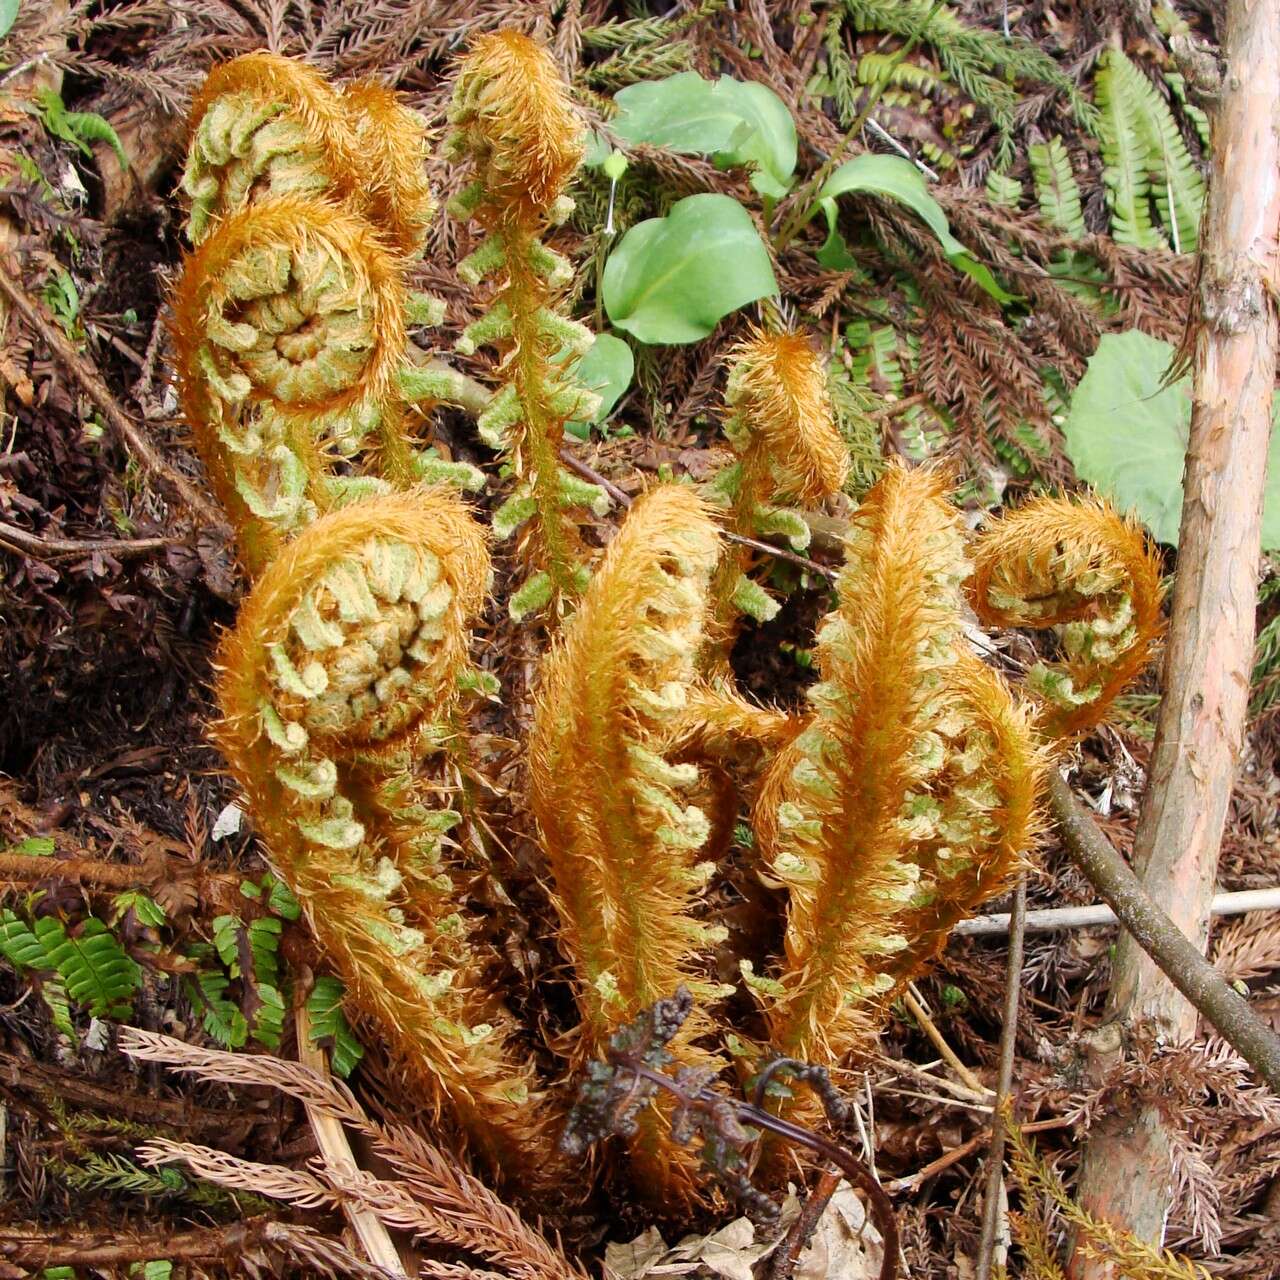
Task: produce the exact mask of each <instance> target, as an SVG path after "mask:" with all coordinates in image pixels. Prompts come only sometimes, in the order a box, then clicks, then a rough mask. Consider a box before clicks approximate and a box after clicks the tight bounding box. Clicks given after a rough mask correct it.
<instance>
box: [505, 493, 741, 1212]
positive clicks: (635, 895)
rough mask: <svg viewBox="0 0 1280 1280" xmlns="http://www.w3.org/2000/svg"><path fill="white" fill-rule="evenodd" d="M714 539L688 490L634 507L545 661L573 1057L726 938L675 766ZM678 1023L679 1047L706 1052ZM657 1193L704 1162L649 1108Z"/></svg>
mask: <svg viewBox="0 0 1280 1280" xmlns="http://www.w3.org/2000/svg"><path fill="white" fill-rule="evenodd" d="M718 552H719V537H718V534H717V531H716V527H715V524H714V522H713V521H712V520H711V518H710V516H709V514H708V512H707V510H706V508H705V507H704V506H703V504H702V503H701V502H700V501H699V499H698V498H697V497H696V496H695V495H694V493H693V492H692V491H691V490H689V489H685V488H678V487H670V488H664V489H658V490H656V491H655V492H653V493H650V494H649V495H647V496H646V497H644V498H641V499H640V500H639V501H638V502H637V503H636V504H635V506H634V507H633V508H632V509H631V512H630V514H629V515H628V516H627V519H626V521H625V522H624V524H623V525H622V528H621V529H620V530H619V531H618V533H617V534H616V535H615V537H614V539H613V541H612V542H611V543H610V544H609V548H608V550H607V552H606V553H605V556H604V560H603V562H602V563H601V565H600V567H599V568H598V569H597V571H596V574H595V576H594V578H593V579H592V582H591V585H590V586H589V587H588V589H587V592H586V595H585V596H584V597H583V599H582V602H581V604H580V606H579V608H578V610H577V612H576V613H575V614H574V617H573V619H572V621H571V623H570V624H569V625H568V628H567V630H566V631H565V633H564V634H563V636H562V637H561V639H560V641H559V643H558V644H557V645H556V647H555V648H554V649H553V650H552V652H551V653H550V654H549V655H548V656H547V657H546V658H545V659H544V661H543V664H542V670H541V676H540V680H539V684H538V691H537V699H536V710H535V715H534V726H533V732H532V736H531V738H530V743H529V760H530V768H531V774H532V792H531V799H532V806H533V811H534V814H535V816H536V817H537V820H538V827H539V829H540V831H541V835H542V845H543V849H544V850H545V853H546V857H547V862H548V865H549V867H550V870H551V874H552V877H553V881H554V893H555V899H556V906H557V909H558V911H559V915H560V921H561V927H562V939H563V946H564V949H565V951H566V953H567V954H568V956H569V958H570V959H571V960H572V962H573V966H574V970H575V972H576V975H577V981H578V987H577V992H578V1004H579V1009H580V1012H581V1015H582V1024H581V1028H580V1033H579V1042H578V1046H577V1056H578V1058H579V1060H580V1061H584V1060H586V1059H588V1058H590V1057H592V1056H594V1055H596V1054H598V1053H600V1052H601V1050H602V1049H603V1047H604V1046H605V1045H606V1044H607V1042H608V1039H609V1036H610V1034H611V1033H612V1032H613V1031H614V1030H615V1029H616V1028H617V1027H618V1026H619V1025H621V1024H622V1023H624V1022H626V1021H628V1020H629V1019H631V1018H633V1017H635V1015H636V1014H637V1013H638V1012H639V1011H640V1010H642V1009H644V1008H646V1007H647V1006H649V1005H651V1004H652V1003H653V1002H654V1001H655V1000H657V999H659V998H662V997H663V995H664V993H670V992H671V991H673V990H675V988H676V987H677V986H679V985H680V984H681V983H685V984H686V985H687V986H689V988H690V989H691V990H695V991H698V992H700V993H701V994H702V995H703V996H704V997H708V996H711V995H714V994H717V991H716V988H714V987H713V986H711V985H709V984H708V983H706V982H704V981H700V980H699V978H698V970H699V968H700V967H701V966H700V965H699V962H698V959H697V953H698V951H699V950H700V949H701V948H704V947H705V946H707V945H708V944H709V943H710V942H712V941H713V940H714V938H715V936H716V933H715V931H714V930H713V929H711V928H709V927H708V926H706V925H704V924H703V923H701V922H700V921H699V920H698V919H697V918H696V915H695V912H694V907H695V903H696V900H697V897H698V893H699V890H700V888H701V887H702V885H703V884H704V883H705V882H706V880H707V878H708V875H709V874H710V871H711V867H710V866H709V865H708V864H705V863H700V862H699V860H698V855H699V851H700V850H701V849H702V847H703V845H704V843H705V841H706V840H707V836H708V834H709V823H708V821H707V818H706V816H705V815H704V813H703V812H702V810H701V809H699V808H697V807H695V806H694V805H693V804H692V803H691V799H690V798H691V794H692V792H693V790H694V788H695V787H696V785H697V783H698V781H699V777H698V772H699V771H698V769H697V767H696V766H695V765H693V764H677V763H675V762H674V760H673V758H672V756H673V751H672V747H673V745H674V743H675V741H676V740H677V738H678V736H679V732H680V720H681V716H682V713H683V712H684V711H685V709H686V703H687V698H688V692H687V690H688V688H689V686H690V685H691V684H692V683H693V681H694V677H695V671H696V667H695V662H696V656H697V649H698V646H699V644H700V642H701V640H702V631H703V623H704V615H705V613H706V609H707V598H708V597H707V592H708V585H709V583H710V580H711V574H712V571H713V569H714V568H715V564H716V557H717V554H718ZM706 1029H707V1021H706V1018H705V1016H703V1017H702V1018H700V1019H693V1020H691V1021H690V1023H688V1024H686V1027H685V1029H684V1030H682V1032H681V1037H680V1039H679V1041H678V1042H677V1044H676V1047H675V1052H676V1053H677V1055H678V1056H679V1057H680V1058H681V1059H682V1060H683V1061H685V1062H705V1061H706V1055H705V1054H703V1053H701V1052H699V1051H697V1050H696V1049H695V1048H694V1047H693V1046H692V1045H691V1044H690V1041H691V1039H693V1038H694V1037H696V1036H698V1035H700V1034H702V1033H703V1032H705V1030H706ZM631 1153H632V1161H633V1164H634V1166H635V1169H636V1172H637V1175H638V1177H639V1178H640V1179H641V1181H642V1183H643V1184H644V1186H645V1188H646V1189H647V1191H648V1192H649V1193H650V1194H652V1195H654V1196H658V1197H667V1198H669V1197H673V1196H674V1197H676V1198H677V1199H687V1198H688V1197H689V1196H690V1194H691V1190H692V1179H693V1171H694V1169H695V1167H696V1159H695V1158H694V1157H692V1156H691V1155H690V1154H689V1153H688V1152H687V1151H685V1150H684V1149H683V1148H681V1147H678V1146H677V1145H676V1144H674V1143H673V1142H672V1141H671V1139H670V1135H669V1134H668V1133H667V1126H666V1124H665V1122H663V1121H662V1119H661V1118H660V1116H659V1115H658V1113H657V1112H656V1111H654V1110H652V1109H650V1110H648V1111H646V1112H645V1113H644V1115H643V1116H642V1118H641V1121H640V1129H639V1132H638V1133H637V1134H636V1136H635V1138H634V1140H633V1141H632V1143H631Z"/></svg>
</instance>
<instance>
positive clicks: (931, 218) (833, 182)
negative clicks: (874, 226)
mask: <svg viewBox="0 0 1280 1280" xmlns="http://www.w3.org/2000/svg"><path fill="white" fill-rule="evenodd" d="M857 191H865V192H868V193H870V194H871V195H877V196H887V197H888V198H889V199H890V200H896V201H897V202H898V203H899V204H903V205H906V207H907V208H908V209H910V210H911V212H912V213H914V214H915V215H916V216H917V217H918V218H920V220H921V221H922V222H923V223H924V224H925V226H927V227H928V228H929V230H930V231H932V232H933V234H934V235H935V236H937V237H938V243H939V244H940V245H941V246H942V251H943V253H945V254H946V255H947V260H948V261H949V262H950V263H951V265H952V266H953V267H956V268H957V269H958V270H960V271H963V272H964V273H965V275H967V276H969V277H970V278H971V279H973V280H974V282H975V283H976V284H977V285H978V286H979V287H980V288H981V289H983V290H984V291H985V292H987V293H988V294H990V295H991V297H993V298H994V299H995V300H996V301H997V302H998V303H1000V304H1001V306H1004V305H1005V304H1006V303H1009V302H1015V301H1017V299H1016V298H1015V297H1014V295H1013V294H1011V293H1007V292H1006V291H1005V290H1004V289H1002V288H1001V287H1000V285H999V284H998V283H997V282H996V278H995V277H994V276H993V275H992V274H991V272H990V270H989V269H988V268H987V267H986V266H985V265H983V264H982V263H981V262H979V261H978V260H977V259H976V258H975V257H974V256H973V254H971V253H970V252H969V250H968V249H966V248H965V247H964V245H962V244H961V243H960V241H959V240H957V239H956V238H955V236H953V235H952V234H951V227H950V225H949V224H948V222H947V215H946V214H945V213H944V212H943V210H942V206H941V205H940V204H939V203H938V202H937V201H936V200H935V199H934V198H933V197H932V196H931V195H930V194H929V189H928V187H926V186H925V184H924V178H923V177H922V176H921V173H920V170H919V169H917V168H916V167H915V165H913V164H912V163H911V162H910V161H909V160H903V159H902V158H901V157H900V156H881V155H872V154H871V153H869V152H868V153H866V154H864V155H860V156H855V157H854V158H853V159H852V160H846V161H845V162H844V164H842V165H841V166H840V167H839V168H838V169H837V170H836V171H835V172H834V173H833V174H832V175H831V176H830V177H829V178H828V179H827V180H826V182H824V183H823V184H822V189H821V190H820V191H819V192H818V195H817V204H816V206H815V210H816V209H817V208H820V209H821V210H822V212H823V213H824V214H825V215H826V219H827V242H826V244H824V245H823V246H822V248H821V249H820V250H819V251H818V261H819V262H821V263H822V264H823V266H826V267H830V268H832V269H833V270H847V269H848V268H847V266H846V265H845V264H846V262H851V261H852V259H851V258H850V257H849V251H848V248H847V247H846V246H845V243H844V240H843V239H842V238H841V236H840V233H839V232H838V231H837V230H836V205H835V198H836V197H837V196H843V195H849V194H851V193H853V192H857Z"/></svg>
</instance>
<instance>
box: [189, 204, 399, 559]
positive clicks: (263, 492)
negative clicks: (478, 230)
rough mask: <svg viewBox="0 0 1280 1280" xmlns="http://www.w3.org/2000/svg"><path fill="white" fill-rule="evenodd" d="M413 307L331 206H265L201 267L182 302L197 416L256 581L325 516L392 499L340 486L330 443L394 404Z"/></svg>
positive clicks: (356, 227)
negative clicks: (359, 496)
mask: <svg viewBox="0 0 1280 1280" xmlns="http://www.w3.org/2000/svg"><path fill="white" fill-rule="evenodd" d="M403 303H404V300H403V292H402V287H401V281H400V275H399V271H398V269H397V266H396V263H395V260H394V259H393V258H392V257H391V256H390V255H389V254H388V253H387V251H386V250H385V249H384V248H383V246H382V245H381V243H380V242H379V240H378V237H377V236H376V235H375V234H374V232H373V231H372V230H371V229H370V228H369V227H368V225H367V224H365V223H363V222H361V221H360V220H359V219H357V218H355V217H353V216H352V215H351V214H349V213H347V212H346V211H345V210H343V209H342V208H340V207H338V206H336V205H332V204H328V203H325V202H323V201H316V200H309V199H304V198H301V197H296V196H282V197H278V198H274V199H271V200H267V201H263V202H262V203H260V204H255V205H251V206H249V207H247V208H245V209H243V210H241V211H240V212H238V213H234V214H231V215H230V216H229V217H227V218H226V219H224V220H223V221H222V222H220V223H219V226H218V231H217V234H215V235H212V236H209V237H207V238H206V239H205V240H204V241H203V242H202V243H201V245H200V247H199V248H198V249H197V250H196V251H195V253H194V254H192V255H191V257H190V258H188V260H187V262H186V265H185V267H184V270H183V274H182V280H181V282H180V284H179V286H178V290H177V294H176V296H175V298H174V345H175V348H176V357H177V367H178V374H179V379H180V382H181V386H182V396H183V406H184V410H185V413H186V417H187V420H188V422H189V423H190V424H191V427H192V430H193V433H194V436H195V440H196V445H197V448H198V449H199V451H200V454H201V457H202V459H203V460H204V463H205V466H206V468H207V469H208V471H209V474H210V477H211V479H212V481H213V485H214V489H215V491H216V492H217V494H218V497H219V499H220V500H221V502H222V503H223V506H224V507H225V508H226V510H227V512H228V514H229V515H230V516H231V517H232V520H233V522H234V523H235V525H236V527H237V529H238V531H239V534H240V541H241V553H242V557H243V559H244V561H245V565H246V568H248V570H249V571H250V572H251V573H256V572H258V571H260V570H261V569H262V567H263V566H264V565H265V564H266V563H267V562H269V561H270V560H271V558H272V557H273V556H274V555H275V554H276V552H277V551H278V549H279V547H280V545H281V543H282V541H283V540H284V539H285V538H287V537H289V536H291V535H292V534H293V533H295V532H296V531H297V530H298V529H299V528H301V527H302V526H304V525H305V524H306V523H307V522H308V521H309V520H311V519H312V518H313V517H314V515H315V514H316V512H317V510H323V509H326V508H328V507H330V506H334V505H337V504H338V503H340V502H341V501H342V500H343V499H344V498H345V497H347V496H348V494H349V493H350V492H351V491H352V490H354V491H355V492H356V493H359V492H361V491H362V490H363V491H365V492H368V490H369V489H370V488H374V489H376V488H378V487H379V486H378V482H377V481H369V480H363V481H362V480H358V479H357V480H355V481H346V482H344V481H342V480H339V479H337V478H336V477H333V476H331V475H330V472H329V468H328V467H327V465H326V463H325V462H324V460H323V457H322V454H321V448H320V441H321V439H322V438H323V437H324V436H325V435H326V434H331V435H337V434H341V433H342V432H343V431H349V430H353V429H356V430H358V428H359V425H360V424H362V423H366V422H368V421H370V420H371V419H376V418H377V416H378V413H379V406H381V405H384V404H386V403H387V401H388V399H389V397H390V393H391V389H392V387H393V385H394V378H395V373H396V370H397V368H398V366H399V364H400V361H401V359H402V357H403V353H404V349H405V325H404V305H403Z"/></svg>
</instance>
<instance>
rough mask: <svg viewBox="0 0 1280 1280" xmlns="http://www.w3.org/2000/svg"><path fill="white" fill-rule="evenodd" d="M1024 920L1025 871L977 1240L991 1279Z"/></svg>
mask: <svg viewBox="0 0 1280 1280" xmlns="http://www.w3.org/2000/svg"><path fill="white" fill-rule="evenodd" d="M1026 922H1027V874H1026V872H1025V871H1024V872H1023V873H1022V874H1021V875H1020V876H1019V877H1018V887H1017V889H1016V890H1015V891H1014V895H1013V921H1012V924H1011V927H1010V929H1009V963H1008V968H1007V969H1006V970H1005V983H1004V1025H1003V1026H1002V1027H1001V1028H1000V1074H999V1076H998V1078H997V1080H996V1105H995V1110H994V1111H993V1113H992V1116H991V1147H990V1149H989V1150H988V1152H987V1194H986V1197H985V1198H984V1200H983V1203H982V1239H981V1241H980V1242H979V1244H978V1280H990V1276H991V1260H992V1258H993V1257H994V1256H995V1249H996V1228H997V1226H998V1225H999V1221H1000V1200H1001V1196H1000V1183H1001V1180H1002V1179H1003V1177H1004V1139H1005V1128H1004V1105H1005V1103H1006V1102H1007V1101H1008V1099H1009V1091H1010V1090H1011V1089H1012V1088H1013V1057H1014V1048H1015V1046H1016V1045H1017V1042H1018V996H1019V993H1020V992H1021V990H1022V939H1023V934H1024V930H1025V927H1026Z"/></svg>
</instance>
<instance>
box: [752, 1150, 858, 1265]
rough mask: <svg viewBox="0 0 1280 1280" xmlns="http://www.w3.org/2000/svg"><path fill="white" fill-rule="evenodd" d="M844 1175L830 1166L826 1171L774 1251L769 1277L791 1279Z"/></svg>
mask: <svg viewBox="0 0 1280 1280" xmlns="http://www.w3.org/2000/svg"><path fill="white" fill-rule="evenodd" d="M840 1177H841V1174H840V1170H839V1169H831V1168H828V1169H824V1170H823V1171H822V1175H821V1176H820V1177H819V1178H818V1181H817V1183H816V1184H815V1185H814V1188H813V1190H812V1191H811V1192H810V1193H809V1198H808V1199H807V1200H806V1201H805V1202H804V1204H803V1205H802V1206H801V1209H800V1213H799V1215H798V1216H797V1218H796V1220H795V1221H794V1222H793V1223H792V1224H791V1228H790V1230H789V1231H788V1232H787V1234H786V1235H785V1236H784V1237H783V1239H782V1243H781V1244H780V1245H779V1246H778V1248H777V1251H776V1252H775V1253H774V1255H773V1259H772V1261H771V1262H770V1264H769V1280H791V1276H792V1274H793V1273H794V1271H795V1269H796V1263H797V1262H799V1261H800V1255H801V1254H802V1253H803V1252H804V1248H805V1245H807V1244H808V1243H809V1241H810V1240H812V1239H813V1233H814V1232H815V1231H816V1230H817V1229H818V1223H819V1222H820V1221H821V1219H822V1215H823V1213H824V1212H825V1211H826V1208H827V1205H828V1204H830V1203H831V1197H832V1196H833V1195H835V1193H836V1188H837V1187H839V1185H840Z"/></svg>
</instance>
